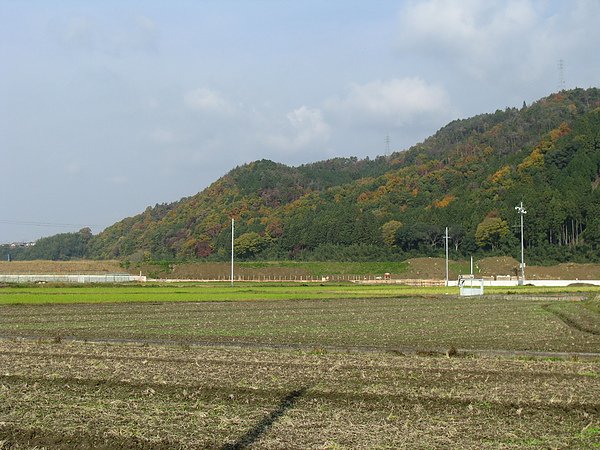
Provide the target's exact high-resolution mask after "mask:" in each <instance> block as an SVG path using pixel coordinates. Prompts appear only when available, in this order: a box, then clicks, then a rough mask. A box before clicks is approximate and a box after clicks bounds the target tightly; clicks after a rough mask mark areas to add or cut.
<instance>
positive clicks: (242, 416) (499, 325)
mask: <svg viewBox="0 0 600 450" xmlns="http://www.w3.org/2000/svg"><path fill="white" fill-rule="evenodd" d="M301 288H307V287H302V286H298V287H296V288H295V289H293V290H296V291H297V290H299V289H301ZM317 288H321V287H318V286H317V287H311V288H309V289H310V290H315V289H317ZM323 288H325V287H323ZM335 288H336V289H337V290H338V291H337V292H336V293H334V295H333V298H329V299H323V300H318V299H313V300H281V299H276V300H260V301H239V300H238V301H218V302H214V301H202V302H194V301H186V302H183V303H181V302H174V301H171V302H157V301H156V299H157V298H159V297H160V290H161V289H162V290H163V291H162V292H164V294H165V295H166V294H172V295H177V294H176V292H177V290H182V289H183V288H182V287H180V286H174V287H168V288H164V287H155V288H136V289H132V288H130V287H122V288H112V289H111V290H109V291H110V292H111V293H112V295H119V294H118V293H119V292H120V295H121V296H122V297H123V299H122V300H127V298H133V297H136V296H140V295H143V292H144V290H147V289H150V291H152V292H157V294H156V295H157V296H158V297H154V298H153V301H151V302H148V303H144V302H127V301H122V302H120V303H115V302H113V301H110V302H101V303H60V304H56V303H54V304H53V303H50V304H48V303H46V304H3V305H0V329H1V330H2V334H3V335H4V336H3V337H4V338H5V339H3V340H0V367H2V370H1V371H0V448H1V446H2V445H4V446H6V447H9V448H10V447H11V446H15V447H17V448H20V447H38V448H39V447H49V448H53V447H61V446H62V447H63V448H64V447H68V448H90V447H104V448H245V447H247V446H249V445H252V446H254V448H368V447H391V448H424V447H425V448H449V447H454V448H498V447H508V448H510V447H514V448H524V447H525V448H527V447H534V448H535V447H550V448H567V447H568V448H595V446H597V444H599V443H600V382H599V379H600V362H599V361H600V359H598V357H593V356H592V357H590V356H589V355H588V356H587V358H586V359H583V358H582V357H577V358H575V357H570V358H569V357H566V358H565V357H563V358H558V359H557V358H552V359H549V360H544V359H539V358H536V359H530V358H525V359H523V358H497V357H493V356H492V353H493V352H490V355H488V356H487V357H481V356H479V357H474V356H466V353H469V352H468V351H467V350H469V349H471V350H474V349H479V350H486V349H487V350H494V349H496V350H507V351H513V350H530V351H546V352H570V353H571V354H574V353H573V352H582V353H583V352H585V353H597V352H598V349H600V332H599V331H598V327H600V319H599V317H600V307H599V301H598V300H597V299H596V298H594V296H595V295H596V294H589V293H573V294H562V295H557V294H552V295H548V294H536V295H535V296H533V297H527V296H515V295H508V296H507V295H494V296H485V297H483V298H478V299H461V298H458V297H455V296H445V295H441V296H440V295H429V296H424V297H420V296H415V295H407V296H404V297H397V298H385V297H384V298H355V299H344V298H343V294H344V292H351V289H352V288H354V287H353V286H350V287H348V286H338V287H335ZM61 289H62V290H63V291H64V293H66V294H69V295H74V296H75V297H76V296H77V295H82V296H84V295H85V292H86V291H88V292H95V293H96V294H97V295H102V294H101V292H102V289H101V288H92V287H90V288H74V287H64V288H50V289H49V288H48V287H39V288H34V289H31V288H17V289H7V288H4V289H0V298H1V297H2V296H4V295H8V296H14V295H17V294H15V292H16V291H19V290H23V291H24V292H26V293H27V294H25V295H30V294H31V292H38V295H41V296H45V295H47V296H49V297H51V296H52V295H58V294H59V293H60V291H61ZM196 289H198V290H197V291H196V294H195V295H197V296H198V297H200V295H201V294H200V293H199V292H200V291H201V289H200V288H196ZM210 289H211V287H209V289H208V291H205V293H207V295H208V297H210ZM219 289H223V287H220V288H219ZM244 289H246V290H248V295H250V294H255V293H256V291H260V289H262V288H260V287H258V288H253V287H251V285H246V286H239V291H238V295H242V298H243V293H242V291H243V290H244ZM286 289H289V288H286ZM328 289H329V290H328V292H329V293H330V294H331V293H332V289H333V288H328ZM267 290H268V289H267ZM184 291H186V292H188V294H189V293H190V292H192V294H191V295H192V296H193V295H194V294H193V292H194V290H193V289H191V290H187V289H184ZM3 292H7V294H3ZM219 292H220V291H219ZM324 292H327V290H325V291H324ZM398 292H401V290H398ZM523 292H525V291H523ZM53 293H54V294H53ZM181 295H184V294H181ZM279 295H282V296H283V298H286V297H285V295H284V294H281V293H280V294H279ZM238 298H239V297H238ZM280 298H281V297H280ZM203 299H204V300H206V298H203ZM188 300H189V299H188ZM25 337H26V338H27V339H24V340H23V339H22V338H25ZM6 338H7V339H6ZM86 341H87V342H86ZM452 349H458V355H455V353H454V352H453V351H451V350H452ZM404 350H407V351H404ZM408 350H411V351H408ZM446 352H447V353H448V355H449V356H456V357H446V356H442V355H443V354H444V353H446ZM477 354H478V355H481V353H477ZM406 355H410V356H406Z"/></svg>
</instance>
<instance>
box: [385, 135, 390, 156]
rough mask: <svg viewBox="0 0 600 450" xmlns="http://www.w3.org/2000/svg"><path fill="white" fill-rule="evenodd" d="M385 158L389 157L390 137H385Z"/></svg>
mask: <svg viewBox="0 0 600 450" xmlns="http://www.w3.org/2000/svg"><path fill="white" fill-rule="evenodd" d="M385 156H386V158H387V157H388V156H390V135H389V134H388V135H386V136H385Z"/></svg>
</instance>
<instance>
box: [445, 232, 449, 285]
mask: <svg viewBox="0 0 600 450" xmlns="http://www.w3.org/2000/svg"><path fill="white" fill-rule="evenodd" d="M448 239H449V237H448V227H446V236H445V237H444V240H445V241H446V286H448Z"/></svg>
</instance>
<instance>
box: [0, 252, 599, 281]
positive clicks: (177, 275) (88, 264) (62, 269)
mask: <svg viewBox="0 0 600 450" xmlns="http://www.w3.org/2000/svg"><path fill="white" fill-rule="evenodd" d="M475 263H476V267H475V272H476V273H477V274H479V275H482V276H496V275H512V276H514V275H516V271H517V268H518V266H519V262H518V261H517V260H516V259H514V258H512V257H508V256H499V257H488V258H483V259H480V260H478V261H475ZM316 264H318V267H319V270H318V272H319V275H318V276H319V277H320V276H321V275H334V274H337V275H338V278H340V279H341V278H343V277H344V275H356V276H367V275H369V276H381V275H383V272H385V271H390V270H388V269H385V268H384V269H383V270H382V268H381V266H382V264H381V263H373V265H371V263H364V264H362V265H356V264H355V267H353V268H350V267H351V266H352V265H348V266H349V268H348V269H343V267H340V263H334V266H332V268H331V270H330V271H328V270H327V264H328V263H316ZM314 266H315V263H305V264H303V263H297V264H294V263H290V262H284V263H277V262H271V263H259V264H256V267H255V266H254V265H253V264H237V265H236V268H235V275H236V277H238V276H239V277H243V278H244V279H250V280H251V279H253V277H254V278H256V279H260V280H263V279H267V280H268V279H287V280H290V279H291V280H293V279H295V278H297V279H300V277H303V278H306V277H309V276H311V274H312V275H313V277H314V276H317V275H316V274H315V273H314V272H315V271H316V269H315V267H314ZM383 266H385V264H383ZM392 267H394V265H393V264H392ZM353 269H354V270H353ZM140 271H141V272H142V273H143V274H144V275H149V276H150V277H153V278H174V279H182V280H185V279H216V280H218V279H227V278H228V277H229V274H230V264H229V263H226V262H223V263H219V262H194V263H173V264H170V265H160V264H151V263H140V264H139V265H131V267H129V268H128V269H125V268H124V267H122V265H121V263H120V262H119V261H92V260H81V261H12V262H10V263H9V262H6V261H0V274H76V273H79V274H105V273H124V272H129V273H132V274H138V273H139V272H140ZM468 271H469V263H468V262H466V261H450V278H451V279H455V278H456V277H457V276H458V275H459V274H461V273H468ZM391 272H392V278H399V279H443V278H444V277H445V260H444V259H443V258H412V259H408V260H406V264H404V265H403V269H402V271H397V270H393V269H391ZM527 278H529V279H557V280H560V279H569V280H575V279H579V280H592V279H595V280H597V279H600V264H577V263H563V264H558V265H556V266H548V267H546V266H527ZM333 279H337V278H335V275H334V277H333Z"/></svg>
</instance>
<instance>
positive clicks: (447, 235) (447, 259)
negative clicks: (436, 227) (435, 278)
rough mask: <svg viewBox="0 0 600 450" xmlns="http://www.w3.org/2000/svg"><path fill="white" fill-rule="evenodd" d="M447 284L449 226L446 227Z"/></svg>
mask: <svg viewBox="0 0 600 450" xmlns="http://www.w3.org/2000/svg"><path fill="white" fill-rule="evenodd" d="M446 286H448V227H446Z"/></svg>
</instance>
